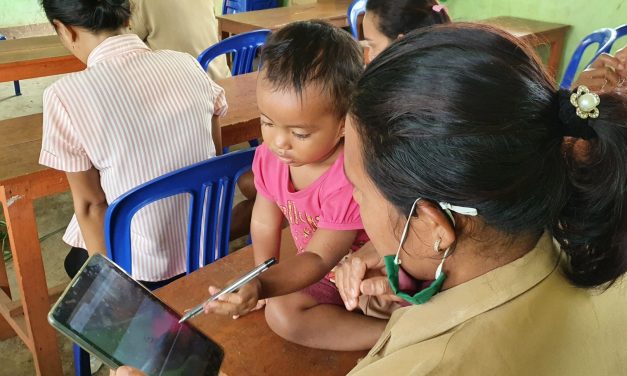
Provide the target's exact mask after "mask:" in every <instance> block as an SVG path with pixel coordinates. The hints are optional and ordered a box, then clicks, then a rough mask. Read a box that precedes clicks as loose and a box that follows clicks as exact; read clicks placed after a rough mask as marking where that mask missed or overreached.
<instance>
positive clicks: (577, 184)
mask: <svg viewBox="0 0 627 376" xmlns="http://www.w3.org/2000/svg"><path fill="white" fill-rule="evenodd" d="M560 97H561V93H560V92H558V91H557V89H556V87H555V84H554V82H553V80H552V79H551V78H550V77H549V75H548V74H547V73H546V71H545V69H544V68H543V67H542V65H541V62H540V61H539V59H538V58H537V56H536V55H535V53H534V52H533V50H531V49H530V48H529V47H528V46H526V45H523V44H521V42H520V41H518V40H517V39H515V38H514V37H513V36H511V35H509V34H506V33H505V32H502V31H499V30H496V29H493V28H490V27H488V26H480V25H464V24H449V25H439V26H435V27H432V28H426V29H422V30H417V31H415V32H413V33H410V34H408V35H406V36H405V38H402V39H399V40H398V41H396V42H394V43H392V45H391V46H390V47H389V48H388V49H387V50H386V51H384V52H383V53H382V54H381V55H379V56H378V57H376V58H375V59H374V60H373V62H372V63H371V64H370V65H368V67H367V69H366V72H365V73H364V75H363V76H362V78H361V79H360V80H359V82H358V84H357V86H356V89H355V92H354V96H353V98H352V107H351V111H350V112H351V114H352V116H353V118H354V119H355V121H354V123H355V124H356V127H357V129H358V134H359V137H360V139H361V140H362V142H363V144H364V145H363V151H362V153H363V157H364V158H363V159H364V167H365V169H366V171H367V173H368V175H369V176H370V178H371V180H372V181H373V182H374V184H375V185H376V186H377V188H378V189H379V190H380V191H381V192H382V194H383V195H384V196H385V197H386V199H387V200H389V201H390V202H391V203H392V204H393V205H394V206H395V207H396V208H397V209H398V210H399V212H401V213H405V212H407V211H408V210H409V208H410V206H411V204H412V202H413V201H414V200H415V199H416V198H417V197H423V198H426V199H429V200H433V201H435V202H440V201H445V202H450V203H452V204H454V205H459V206H465V207H473V208H476V209H477V210H478V213H479V215H480V216H481V218H480V220H481V221H482V222H484V223H485V225H487V226H490V227H492V228H494V229H496V230H498V231H500V232H501V233H503V234H505V235H506V236H507V238H509V239H515V238H517V235H520V236H524V235H534V236H539V235H540V234H541V233H542V232H543V231H545V230H548V231H550V232H551V233H552V234H553V236H554V237H555V238H556V239H557V241H558V242H559V243H560V245H561V247H562V249H563V251H564V252H565V255H566V256H567V259H568V260H569V266H568V267H567V268H566V269H565V272H566V274H567V276H568V278H569V279H570V280H571V281H572V282H573V283H574V284H575V285H578V286H583V287H592V286H601V285H604V284H606V283H608V282H613V281H615V280H616V279H617V278H618V277H620V276H621V275H622V274H623V273H624V272H625V271H626V270H627V257H626V251H627V153H626V152H625V150H627V104H626V100H625V98H624V97H620V96H618V95H617V94H612V95H610V94H604V95H601V104H600V105H599V107H598V108H599V111H600V115H599V117H598V118H597V119H589V120H588V123H587V126H589V127H592V129H593V130H594V132H595V133H596V138H594V139H592V140H583V139H577V140H575V141H576V142H573V141H572V140H573V139H572V138H569V137H564V129H565V128H566V127H565V125H564V123H563V120H561V119H562V118H561V117H560V103H563V101H560ZM567 103H568V102H567ZM568 106H571V107H570V111H573V112H574V111H575V107H574V106H572V105H571V104H570V103H568ZM576 145H583V148H582V147H579V148H578V147H576ZM577 149H581V150H583V151H584V152H583V153H582V151H581V150H577ZM470 222H471V223H472V222H473V221H470Z"/></svg>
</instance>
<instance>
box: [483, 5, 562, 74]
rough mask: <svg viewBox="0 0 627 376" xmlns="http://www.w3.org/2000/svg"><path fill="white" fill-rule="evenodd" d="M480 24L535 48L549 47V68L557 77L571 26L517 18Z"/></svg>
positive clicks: (497, 18)
mask: <svg viewBox="0 0 627 376" xmlns="http://www.w3.org/2000/svg"><path fill="white" fill-rule="evenodd" d="M478 22H480V23H484V24H487V25H491V26H495V27H498V28H501V29H503V30H505V31H507V32H509V33H510V34H512V35H514V36H516V37H518V38H521V39H522V40H524V41H525V42H527V43H529V44H530V45H531V46H533V47H539V46H543V45H548V46H549V48H550V52H549V60H548V62H547V68H548V69H549V72H550V73H551V75H552V76H553V77H555V76H556V75H557V72H558V70H559V67H560V62H561V59H562V55H563V52H564V40H565V39H566V32H567V31H568V30H570V26H569V25H563V24H558V23H552V22H544V21H535V20H528V19H525V18H516V17H495V18H488V19H485V20H480V21H478Z"/></svg>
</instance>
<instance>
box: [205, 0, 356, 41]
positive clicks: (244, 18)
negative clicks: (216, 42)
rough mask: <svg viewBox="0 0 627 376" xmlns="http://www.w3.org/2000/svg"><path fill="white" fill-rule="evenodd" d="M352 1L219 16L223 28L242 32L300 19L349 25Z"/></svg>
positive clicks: (280, 25) (235, 32) (226, 30)
mask: <svg viewBox="0 0 627 376" xmlns="http://www.w3.org/2000/svg"><path fill="white" fill-rule="evenodd" d="M350 3H351V2H350V1H349V0H337V1H323V2H318V3H312V4H303V5H292V6H289V7H280V8H272V9H264V10H256V11H251V12H243V13H235V14H226V15H221V16H217V18H218V21H219V23H220V30H221V31H224V32H229V33H232V34H239V33H243V32H247V31H252V30H257V29H271V30H275V29H278V28H281V27H283V26H285V25H287V24H289V23H292V22H296V21H308V20H313V19H321V20H326V21H328V22H330V23H331V24H333V25H336V26H340V27H345V26H348V20H347V18H346V12H347V10H348V6H349V5H350Z"/></svg>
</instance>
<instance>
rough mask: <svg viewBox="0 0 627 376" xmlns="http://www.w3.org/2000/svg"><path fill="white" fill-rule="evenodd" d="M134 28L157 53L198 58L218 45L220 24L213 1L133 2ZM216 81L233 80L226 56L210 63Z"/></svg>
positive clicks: (209, 70) (132, 26)
mask: <svg viewBox="0 0 627 376" xmlns="http://www.w3.org/2000/svg"><path fill="white" fill-rule="evenodd" d="M131 5H132V9H131V10H132V16H131V21H130V29H131V31H132V32H133V33H135V34H137V35H138V36H139V37H140V38H141V39H142V40H143V41H144V42H145V43H146V44H147V45H148V47H150V48H151V49H153V50H174V51H181V52H187V53H188V54H190V55H192V56H194V57H198V55H200V53H201V52H203V51H204V50H206V49H207V48H208V47H210V46H212V45H214V44H216V43H218V41H219V40H220V39H219V36H218V21H217V20H216V16H215V12H214V9H213V1H211V0H132V1H131ZM208 72H209V75H210V76H211V78H212V79H213V80H214V81H215V80H218V79H221V78H225V77H229V76H230V75H231V74H230V72H229V67H228V66H227V65H226V57H225V56H224V55H222V56H219V57H217V58H216V59H214V60H213V61H212V62H211V63H210V64H209V69H208Z"/></svg>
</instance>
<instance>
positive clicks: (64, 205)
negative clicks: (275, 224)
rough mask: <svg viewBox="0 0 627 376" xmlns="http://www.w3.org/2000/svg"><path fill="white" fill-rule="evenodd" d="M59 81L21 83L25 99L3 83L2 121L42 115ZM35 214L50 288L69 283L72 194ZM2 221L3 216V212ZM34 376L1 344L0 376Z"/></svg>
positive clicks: (25, 355)
mask: <svg viewBox="0 0 627 376" xmlns="http://www.w3.org/2000/svg"><path fill="white" fill-rule="evenodd" d="M59 77H60V76H52V77H45V78H40V79H32V80H25V81H20V84H21V86H22V96H19V97H16V96H15V95H14V92H13V84H12V83H8V82H5V83H0V120H4V119H8V118H13V117H18V116H25V115H30V114H34V113H38V112H41V111H42V99H41V98H42V93H43V91H44V89H45V88H46V87H47V86H49V85H50V84H52V83H53V82H54V81H56V80H57V79H58V78H59ZM0 137H2V135H0ZM241 197H242V196H241V195H240V194H239V192H238V194H237V196H236V202H237V201H239V200H241ZM35 210H36V215H37V227H38V230H39V236H40V239H41V248H42V256H43V259H44V266H45V271H46V280H47V282H48V286H54V285H57V284H59V283H61V282H67V281H69V279H68V277H67V275H66V274H65V270H64V268H63V260H64V258H65V255H66V253H67V251H68V250H69V247H68V246H67V245H66V244H65V243H64V242H63V241H62V240H61V237H62V235H63V233H64V231H65V227H66V225H67V223H69V220H70V218H71V217H72V213H73V209H72V198H71V196H70V194H69V193H64V194H61V195H57V196H53V197H48V198H44V199H41V200H38V201H37V202H36V203H35ZM1 218H2V213H1V211H0V219H1ZM243 245H244V242H243V240H242V239H240V240H238V241H234V242H233V243H232V244H231V249H239V248H241V247H242V246H243ZM7 271H8V273H9V279H10V283H11V291H12V293H13V294H14V296H18V295H19V294H18V291H17V288H16V284H15V273H14V270H13V265H12V263H11V261H9V262H8V263H7ZM58 339H59V346H60V349H61V360H62V363H63V372H64V375H74V370H73V361H72V346H71V343H70V341H69V340H67V339H66V338H65V337H63V336H61V335H59V336H58ZM34 374H35V371H34V368H33V360H32V356H31V354H30V352H29V351H28V349H27V348H26V346H25V345H24V344H23V343H22V342H21V341H20V340H19V339H18V338H17V337H15V338H11V339H8V340H5V341H0V376H3V375H6V376H9V375H10V376H30V375H34ZM97 375H101V376H104V375H108V370H107V369H106V367H103V368H102V369H101V370H100V371H99V372H98V373H97Z"/></svg>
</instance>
